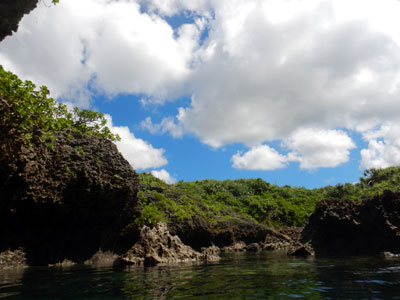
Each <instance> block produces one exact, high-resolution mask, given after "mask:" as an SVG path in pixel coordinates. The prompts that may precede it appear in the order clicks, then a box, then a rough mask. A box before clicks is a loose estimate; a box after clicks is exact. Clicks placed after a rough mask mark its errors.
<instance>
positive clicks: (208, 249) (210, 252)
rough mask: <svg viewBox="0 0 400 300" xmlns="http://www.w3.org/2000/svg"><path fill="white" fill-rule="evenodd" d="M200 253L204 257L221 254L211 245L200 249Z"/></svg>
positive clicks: (216, 247) (219, 250)
mask: <svg viewBox="0 0 400 300" xmlns="http://www.w3.org/2000/svg"><path fill="white" fill-rule="evenodd" d="M201 253H202V254H205V255H215V256H218V255H219V254H220V253H221V249H220V248H219V247H218V246H215V245H212V246H210V247H202V248H201Z"/></svg>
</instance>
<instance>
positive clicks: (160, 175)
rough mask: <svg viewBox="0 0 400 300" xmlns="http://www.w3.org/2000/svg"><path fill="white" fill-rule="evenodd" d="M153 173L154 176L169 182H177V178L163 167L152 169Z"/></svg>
mask: <svg viewBox="0 0 400 300" xmlns="http://www.w3.org/2000/svg"><path fill="white" fill-rule="evenodd" d="M151 174H153V176H154V177H156V178H158V179H161V180H164V181H165V182H166V183H168V184H174V183H176V178H174V177H172V176H171V175H170V174H169V173H168V171H167V170H165V169H161V170H153V171H151Z"/></svg>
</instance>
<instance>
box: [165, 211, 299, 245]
mask: <svg viewBox="0 0 400 300" xmlns="http://www.w3.org/2000/svg"><path fill="white" fill-rule="evenodd" d="M168 230H169V231H170V232H171V234H173V235H177V236H179V237H180V239H181V240H182V242H183V243H184V244H186V245H189V246H191V247H193V248H194V249H196V250H198V251H200V249H202V248H205V247H210V246H216V247H219V248H221V251H224V252H237V251H246V250H249V251H258V250H257V248H258V247H256V246H255V244H257V245H258V246H259V247H261V248H262V249H264V250H266V249H268V250H273V249H277V248H283V247H287V246H288V245H289V244H290V243H292V241H293V240H294V239H296V240H297V239H298V238H299V237H300V231H299V230H297V231H296V230H294V231H293V232H290V233H289V234H288V232H286V231H285V230H284V231H282V232H280V231H279V230H275V229H272V228H270V227H268V226H265V225H262V224H257V223H255V222H254V221H252V220H248V219H235V220H232V223H220V224H217V225H215V226H211V225H210V223H207V222H206V221H204V220H202V219H200V218H197V217H193V218H191V219H189V220H185V221H183V222H177V221H172V222H170V223H168ZM251 244H252V246H251V247H248V249H247V248H246V247H247V245H251ZM238 245H242V246H243V247H239V246H238ZM238 247H239V248H240V249H241V250H239V248H238Z"/></svg>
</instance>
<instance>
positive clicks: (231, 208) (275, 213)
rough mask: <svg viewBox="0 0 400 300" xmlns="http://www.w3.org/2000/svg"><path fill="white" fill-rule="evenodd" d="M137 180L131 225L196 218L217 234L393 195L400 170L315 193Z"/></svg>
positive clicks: (243, 183) (253, 184)
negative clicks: (329, 203)
mask: <svg viewBox="0 0 400 300" xmlns="http://www.w3.org/2000/svg"><path fill="white" fill-rule="evenodd" d="M139 178H140V182H141V185H140V191H139V201H140V203H141V204H142V213H141V216H140V217H139V218H137V219H136V221H135V222H136V223H137V224H138V225H139V226H142V225H144V224H146V225H153V224H155V223H157V222H158V221H165V222H172V221H178V222H184V221H185V220H189V219H191V218H201V219H202V220H204V221H205V222H207V223H209V224H210V225H212V226H215V227H217V228H218V227H225V226H227V224H230V223H235V222H236V221H237V220H251V221H254V222H255V223H258V224H264V225H268V226H272V227H275V228H282V227H296V226H304V225H305V223H306V221H307V220H308V217H309V216H310V215H311V214H312V213H313V211H314V209H315V206H316V204H317V203H318V202H320V201H321V200H323V199H348V200H351V201H355V202H361V201H364V200H366V199H370V198H373V197H374V196H377V195H381V194H382V193H383V192H384V191H385V190H390V191H393V192H395V191H397V190H399V187H400V167H389V168H385V169H369V170H366V171H365V172H364V176H363V177H362V178H360V181H359V182H358V183H354V184H351V183H345V184H338V185H335V186H326V187H323V188H316V189H306V188H303V187H290V186H283V187H280V186H277V185H273V184H270V183H268V182H265V181H263V180H262V179H260V178H258V179H237V180H224V181H218V180H201V181H194V182H183V181H180V182H178V183H176V184H166V183H165V182H164V181H162V180H160V179H157V178H155V177H154V176H153V175H151V174H150V173H141V174H139ZM235 220H236V221H235Z"/></svg>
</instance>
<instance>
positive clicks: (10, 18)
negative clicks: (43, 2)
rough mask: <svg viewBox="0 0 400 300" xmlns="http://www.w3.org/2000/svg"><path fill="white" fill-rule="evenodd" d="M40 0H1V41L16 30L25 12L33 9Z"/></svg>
mask: <svg viewBox="0 0 400 300" xmlns="http://www.w3.org/2000/svg"><path fill="white" fill-rule="evenodd" d="M37 3H38V0H2V1H0V42H1V41H2V40H3V39H4V38H5V37H6V36H7V35H11V34H12V33H13V32H16V31H17V29H18V24H19V21H20V20H21V19H22V17H23V16H24V14H28V13H29V12H30V11H31V10H33V9H34V8H35V7H36V5H37Z"/></svg>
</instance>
